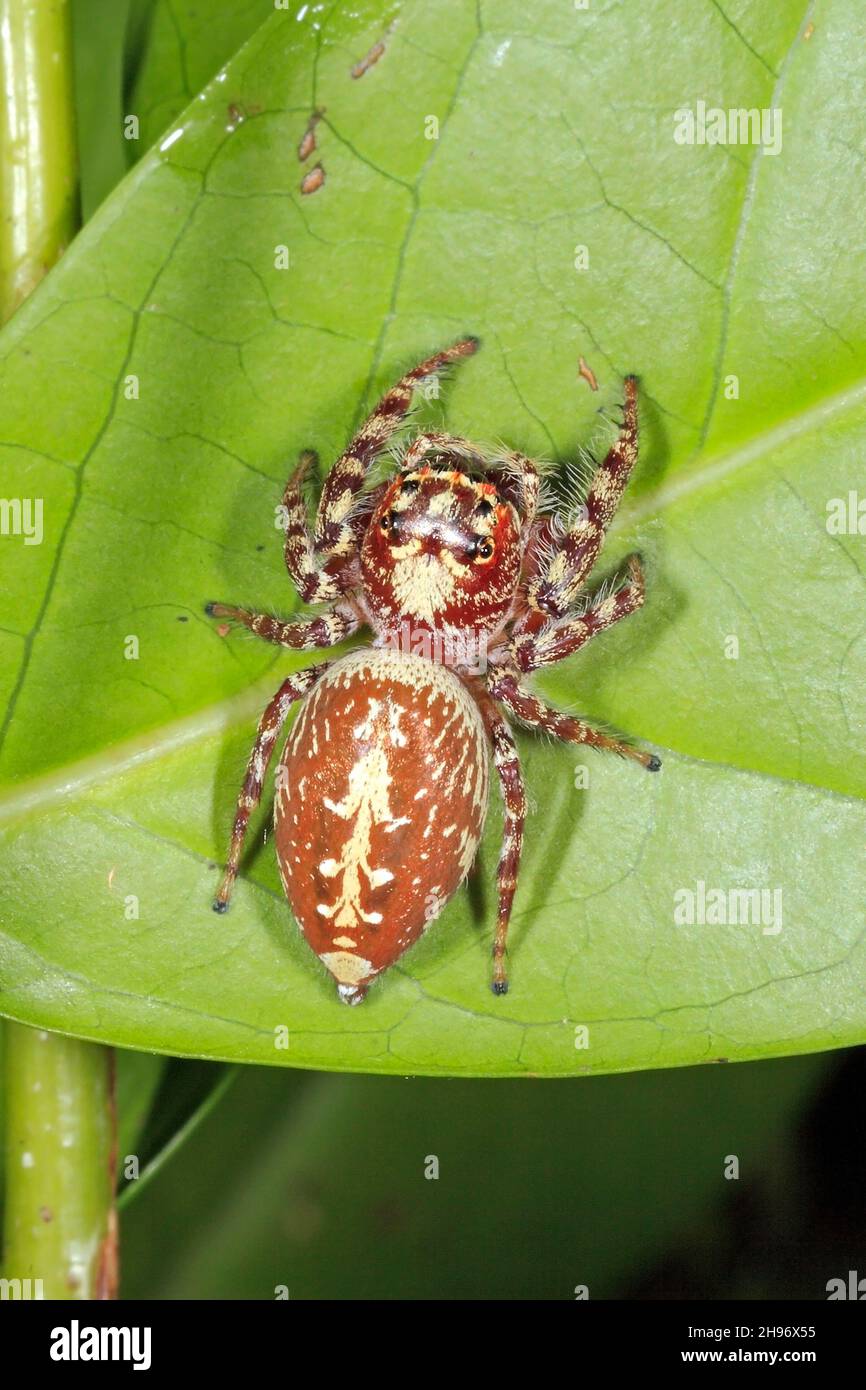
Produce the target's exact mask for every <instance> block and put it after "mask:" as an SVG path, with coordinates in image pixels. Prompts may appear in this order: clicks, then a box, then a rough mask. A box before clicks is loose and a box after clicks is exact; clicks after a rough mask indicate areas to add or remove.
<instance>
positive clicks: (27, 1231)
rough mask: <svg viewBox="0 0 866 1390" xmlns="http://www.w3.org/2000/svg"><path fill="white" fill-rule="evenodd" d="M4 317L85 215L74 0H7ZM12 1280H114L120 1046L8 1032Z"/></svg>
mask: <svg viewBox="0 0 866 1390" xmlns="http://www.w3.org/2000/svg"><path fill="white" fill-rule="evenodd" d="M0 38H2V43H0V323H5V322H6V320H7V319H8V318H10V317H11V315H12V314H14V313H15V310H16V309H17V308H18V306H19V305H20V304H21V303H22V302H23V301H24V300H25V299H26V298H27V296H28V295H29V294H30V293H31V291H32V290H33V289H35V287H36V285H37V284H38V283H39V281H40V280H41V279H42V276H43V275H45V273H46V272H47V271H48V270H50V268H51V266H52V265H53V264H54V262H55V261H56V260H57V259H58V258H59V257H60V256H61V255H62V254H63V252H64V250H65V249H66V246H67V245H68V243H69V241H70V240H71V238H72V236H73V235H74V233H75V230H76V226H77V220H78V184H77V158H76V146H75V112H74V106H73V97H72V47H71V38H70V16H69V8H68V4H67V0H0ZM4 1062H5V1065H4V1071H5V1081H6V1084H5V1096H6V1125H5V1131H6V1136H5V1147H6V1160H7V1162H6V1204H5V1207H6V1211H5V1231H4V1245H5V1250H4V1260H5V1277H6V1278H8V1279H21V1280H28V1279H29V1280H31V1281H41V1283H37V1284H31V1285H30V1286H27V1285H24V1286H23V1287H24V1288H25V1289H27V1291H28V1293H29V1294H30V1296H35V1297H40V1296H41V1297H44V1298H108V1297H113V1296H114V1295H115V1294H116V1290H117V1218H116V1213H115V1207H114V1188H115V1169H116V1152H115V1149H116V1140H115V1134H116V1117H115V1112H114V1054H113V1053H112V1052H110V1051H108V1050H107V1049H105V1048H102V1047H98V1046H95V1045H94V1044H93V1043H85V1042H79V1041H78V1040H77V1039H75V1038H65V1037H62V1036H60V1034H57V1033H46V1032H42V1031H39V1030H36V1029H33V1028H28V1027H25V1026H23V1025H21V1024H17V1023H7V1025H6V1030H5V1059H4Z"/></svg>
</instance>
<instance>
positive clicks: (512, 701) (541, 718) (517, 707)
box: [487, 667, 662, 772]
mask: <svg viewBox="0 0 866 1390" xmlns="http://www.w3.org/2000/svg"><path fill="white" fill-rule="evenodd" d="M487 688H488V690H489V691H490V694H491V695H492V696H493V698H494V700H498V701H500V703H501V704H503V705H504V706H505V708H506V709H508V710H510V711H511V713H512V714H515V715H516V716H517V718H518V719H520V720H521V721H522V722H523V723H524V724H527V725H528V726H529V727H530V728H531V729H542V730H544V731H545V732H546V733H549V734H553V736H554V738H560V739H562V741H563V742H564V743H586V744H589V745H590V746H591V747H592V748H607V749H609V750H610V751H611V752H613V753H619V754H620V755H621V756H622V757H624V758H633V759H634V761H635V762H637V763H640V764H641V766H642V767H645V768H646V769H647V771H648V772H658V770H659V768H660V767H661V765H662V764H661V759H660V758H659V757H657V756H656V754H655V753H645V752H643V750H642V749H640V748H633V747H632V745H631V744H630V743H625V742H624V741H623V740H622V739H618V738H612V737H611V736H610V734H606V733H603V732H602V730H601V729H596V728H593V726H592V725H591V724H587V723H586V721H585V720H583V719H576V718H575V717H574V716H573V715H571V714H564V713H563V712H562V711H561V710H558V709H552V708H551V706H550V705H546V704H545V703H544V701H543V700H540V699H539V698H538V696H537V695H534V694H533V693H532V691H531V690H524V688H523V686H521V685H520V683H519V681H518V678H517V675H516V673H512V672H508V671H497V670H496V668H495V667H494V668H493V669H492V670H491V671H490V673H489V675H488V678H487Z"/></svg>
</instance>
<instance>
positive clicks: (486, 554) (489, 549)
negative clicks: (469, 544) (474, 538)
mask: <svg viewBox="0 0 866 1390" xmlns="http://www.w3.org/2000/svg"><path fill="white" fill-rule="evenodd" d="M493 550H494V545H493V542H492V540H490V538H489V537H488V536H485V537H484V538H483V539H482V540H480V541H479V542H478V544H477V545H476V547H475V558H476V559H477V560H489V559H490V558H491V556H492V555H493Z"/></svg>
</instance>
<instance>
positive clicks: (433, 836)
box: [274, 648, 489, 1004]
mask: <svg viewBox="0 0 866 1390" xmlns="http://www.w3.org/2000/svg"><path fill="white" fill-rule="evenodd" d="M488 781H489V752H488V742H487V738H486V734H485V729H484V724H483V722H482V718H481V714H480V712H479V709H478V706H477V704H476V702H475V700H474V698H473V696H472V694H471V693H470V691H469V690H468V688H467V686H466V685H465V684H464V683H463V681H461V679H460V678H459V677H458V676H457V675H455V674H454V672H453V671H451V670H449V669H448V668H447V667H445V666H443V665H441V664H439V663H437V662H434V661H429V660H426V659H424V658H422V657H418V656H410V655H407V654H404V653H401V652H399V651H394V650H391V649H388V648H379V649H373V650H370V649H367V650H365V651H357V652H352V653H350V654H349V655H348V656H346V657H343V658H342V659H341V660H340V661H338V662H335V664H334V665H333V666H332V667H331V668H330V669H329V670H328V671H326V672H325V674H324V675H323V676H322V677H321V678H320V679H319V681H318V682H317V684H316V686H315V688H314V689H313V691H312V693H311V694H310V696H309V697H308V699H307V701H306V702H305V704H304V706H303V708H302V710H301V712H300V714H299V716H298V719H297V721H296V723H295V725H294V728H293V729H292V732H291V734H290V736H289V739H288V742H287V743H286V747H285V751H284V753H283V756H282V759H281V762H280V768H279V772H278V774H277V792H276V800H275V816H274V838H275V843H276V849H277V856H278V859H279V864H280V873H281V876H282V880H283V886H284V887H285V890H286V894H287V896H288V899H289V903H290V904H291V907H292V910H293V912H294V914H295V916H296V918H297V920H298V922H299V924H300V927H301V930H302V931H303V933H304V936H305V937H306V939H307V941H308V943H309V945H310V946H311V947H312V949H313V950H314V951H315V952H316V954H317V955H318V956H319V958H320V960H322V962H323V963H324V964H325V966H326V967H327V968H328V970H330V972H331V974H332V975H333V976H334V978H335V979H336V981H337V988H338V992H339V994H340V996H341V998H343V999H344V1000H345V1001H346V1002H347V1003H353V1004H354V1003H359V1002H360V1001H361V999H363V997H364V995H365V993H366V991H367V987H368V985H369V984H370V981H371V980H372V979H373V978H374V977H375V976H376V975H378V974H379V973H380V972H381V971H382V970H384V969H386V968H387V967H388V966H389V965H392V964H393V963H394V961H396V960H397V959H398V958H399V957H400V956H401V955H402V954H403V952H404V951H405V950H406V949H407V948H408V947H409V946H411V945H412V944H413V942H415V941H417V939H418V937H419V936H420V935H421V934H422V932H423V931H424V929H425V928H426V927H427V926H428V925H429V923H430V922H431V921H432V920H433V919H434V918H435V917H436V916H437V915H438V913H439V911H440V910H441V909H442V907H444V905H445V903H447V901H448V899H449V898H450V897H451V895H452V894H453V893H454V891H455V889H456V888H457V887H458V886H459V884H460V883H461V882H462V880H463V879H464V878H465V876H466V874H467V872H468V870H469V868H470V867H471V865H472V861H473V859H474V858H475V852H476V850H477V848H478V842H479V839H480V837H481V832H482V829H483V826H484V817H485V814H486V810H487V799H488Z"/></svg>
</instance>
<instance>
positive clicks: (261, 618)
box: [205, 603, 361, 652]
mask: <svg viewBox="0 0 866 1390" xmlns="http://www.w3.org/2000/svg"><path fill="white" fill-rule="evenodd" d="M205 612H206V613H207V614H208V616H209V617H211V618H228V620H229V622H232V623H240V624H241V626H242V627H248V628H249V630H250V632H254V633H255V635H256V637H261V638H263V639H264V641H265V642H275V643H276V644H277V645H278V646H280V647H293V648H294V649H295V651H302V652H307V651H312V650H313V649H314V648H316V647H335V646H336V645H337V643H338V642H342V641H343V639H344V638H345V637H351V635H352V633H353V632H357V631H358V628H359V627H360V626H361V620H360V618H359V617H358V615H357V613H356V612H355V610H354V609H353V608H351V607H350V606H349V604H347V603H342V604H340V603H338V604H337V605H336V606H335V607H334V608H332V609H331V610H330V611H329V612H327V613H320V614H318V616H315V615H314V616H313V617H309V618H295V619H294V620H292V621H291V622H284V621H283V619H282V618H274V617H273V616H272V615H271V614H270V613H250V612H248V611H247V609H246V608H235V607H233V606H232V605H230V604H227V603H209V604H207V606H206V608H205Z"/></svg>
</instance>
